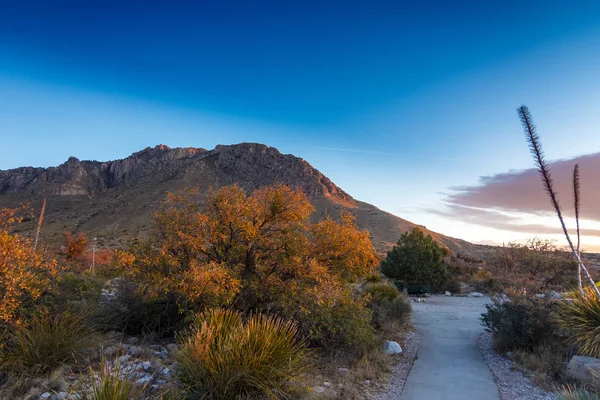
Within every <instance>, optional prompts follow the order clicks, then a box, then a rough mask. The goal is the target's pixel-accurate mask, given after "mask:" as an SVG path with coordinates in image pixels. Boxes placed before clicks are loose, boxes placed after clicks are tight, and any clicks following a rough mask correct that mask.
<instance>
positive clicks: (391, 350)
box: [383, 340, 402, 355]
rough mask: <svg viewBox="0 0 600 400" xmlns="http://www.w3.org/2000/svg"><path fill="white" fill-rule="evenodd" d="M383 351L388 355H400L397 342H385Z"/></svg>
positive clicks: (400, 350) (400, 351)
mask: <svg viewBox="0 0 600 400" xmlns="http://www.w3.org/2000/svg"><path fill="white" fill-rule="evenodd" d="M383 350H384V351H385V352H386V353H387V354H389V355H393V354H400V353H402V347H400V345H399V344H398V342H391V341H389V340H386V342H385V344H384V345H383Z"/></svg>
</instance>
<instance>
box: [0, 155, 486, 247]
mask: <svg viewBox="0 0 600 400" xmlns="http://www.w3.org/2000/svg"><path fill="white" fill-rule="evenodd" d="M273 182H281V183H285V184H287V185H289V186H292V187H298V188H301V189H302V190H304V191H305V192H306V194H307V195H308V197H309V199H310V200H311V202H312V203H313V204H314V205H315V207H316V212H315V214H314V218H319V217H321V216H323V215H332V216H334V217H335V216H337V215H338V214H339V212H340V211H342V210H350V211H351V212H352V213H353V214H355V215H356V217H357V223H358V224H359V226H361V227H362V228H366V229H368V230H369V231H370V233H371V237H372V240H373V243H374V244H375V246H376V248H377V249H378V250H379V251H380V252H384V251H385V250H387V249H389V248H390V247H391V246H392V245H393V244H394V243H395V242H396V241H397V240H398V238H399V237H400V235H401V234H402V233H403V232H405V231H407V230H409V229H412V228H413V227H414V226H416V225H415V224H413V223H412V222H409V221H406V220H404V219H402V218H399V217H396V216H394V215H392V214H389V213H387V212H385V211H382V210H380V209H378V208H377V207H375V206H373V205H370V204H367V203H363V202H360V201H357V200H355V199H353V198H352V197H351V196H350V195H349V194H347V193H346V192H344V191H343V190H342V189H340V188H339V187H337V186H336V185H335V184H334V183H333V182H331V180H329V179H328V178H327V177H326V176H324V175H323V174H321V173H320V172H319V171H317V170H316V169H315V168H313V167H312V166H311V165H310V164H309V163H307V162H306V161H304V160H303V159H301V158H298V157H295V156H293V155H289V154H288V155H286V154H281V153H280V152H279V151H278V150H277V149H275V148H273V147H268V146H265V145H261V144H254V143H241V144H237V145H231V146H221V145H219V146H217V147H216V148H215V149H213V150H205V149H199V148H174V149H171V148H169V147H167V146H164V145H159V146H156V147H154V148H146V149H144V150H142V151H140V152H137V153H134V154H132V155H131V156H129V157H127V158H125V159H123V160H116V161H109V162H98V161H80V160H78V159H76V158H74V157H71V158H69V160H68V161H67V162H65V163H64V164H62V165H60V166H58V167H52V168H32V167H24V168H17V169H12V170H6V171H0V208H2V207H14V206H16V205H18V204H20V203H24V202H30V203H31V204H32V206H33V207H34V208H36V209H39V207H40V204H41V202H42V199H43V198H44V197H47V200H48V203H47V209H46V217H45V220H44V227H43V230H42V236H43V237H44V238H45V240H46V241H47V242H50V243H53V242H58V241H59V240H61V238H62V233H63V232H64V231H66V230H71V231H84V232H87V233H88V235H89V236H90V237H93V236H97V237H98V240H99V243H100V245H105V246H114V245H118V244H119V243H122V242H123V240H126V239H128V238H129V237H133V236H136V235H138V234H144V233H145V232H147V230H148V229H149V227H150V226H151V223H152V212H153V211H154V210H156V209H157V208H158V207H159V206H160V204H161V203H162V202H163V201H164V199H165V196H166V193H167V192H169V191H171V192H172V191H176V190H178V189H182V188H185V187H198V188H199V189H200V191H199V192H200V193H201V194H204V195H206V193H207V192H208V190H209V189H210V188H211V187H212V188H218V187H221V186H225V185H230V184H233V183H236V184H238V185H240V186H241V187H243V188H245V189H247V190H252V189H254V188H256V187H260V186H263V185H268V184H271V183H273ZM33 225H34V224H33V222H29V223H26V224H24V225H23V229H24V230H28V231H30V230H32V229H33ZM428 232H429V231H428ZM429 233H430V234H432V235H433V236H434V237H435V238H436V239H437V240H438V241H439V242H440V243H443V244H444V245H446V246H447V247H449V248H450V249H451V250H453V251H454V252H461V253H467V254H473V253H474V252H476V249H477V247H478V246H476V245H473V244H471V243H468V242H466V241H464V240H460V239H453V238H450V237H446V236H443V235H440V234H437V233H434V232H429Z"/></svg>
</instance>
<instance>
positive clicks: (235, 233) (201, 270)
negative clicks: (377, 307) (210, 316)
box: [127, 185, 377, 333]
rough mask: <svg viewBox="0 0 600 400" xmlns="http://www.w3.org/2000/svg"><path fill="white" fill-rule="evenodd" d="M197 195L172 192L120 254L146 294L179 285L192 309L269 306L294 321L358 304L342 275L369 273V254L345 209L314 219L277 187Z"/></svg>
mask: <svg viewBox="0 0 600 400" xmlns="http://www.w3.org/2000/svg"><path fill="white" fill-rule="evenodd" d="M196 196H197V192H196V191H194V190H191V191H185V192H180V193H178V194H170V195H169V198H168V203H167V206H166V207H165V208H164V209H163V210H161V211H160V212H157V213H156V215H155V222H156V223H155V232H154V234H153V237H152V239H151V242H150V243H146V244H145V245H143V246H140V247H138V248H137V249H134V250H133V251H132V252H131V253H130V254H129V255H128V257H127V258H128V259H129V262H128V263H127V264H128V265H129V266H130V268H129V271H130V273H131V274H132V275H133V276H134V277H135V278H136V280H137V281H138V282H139V283H140V286H139V287H140V292H141V293H143V294H144V295H145V296H147V297H149V298H153V299H157V298H160V297H161V296H165V295H167V294H173V293H177V294H178V295H179V298H180V301H181V300H183V301H185V302H188V304H192V305H194V306H195V307H200V308H202V307H207V306H213V305H228V306H232V307H235V308H237V309H241V310H244V311H250V310H265V309H268V310H271V311H275V312H281V313H285V314H286V315H288V316H292V317H295V318H296V319H298V320H300V322H302V320H306V321H307V322H308V321H310V320H311V318H312V317H313V316H315V315H317V314H319V315H320V316H321V317H322V316H323V313H324V310H330V311H331V312H334V311H338V309H339V307H341V306H344V305H345V306H353V307H357V308H359V309H360V310H359V311H362V310H363V307H362V306H363V305H362V304H361V303H360V301H359V300H358V299H357V298H355V297H356V296H355V295H354V293H353V292H352V290H351V289H350V283H353V282H356V281H358V280H360V279H361V278H364V277H365V276H367V275H369V274H371V273H372V272H373V270H374V268H375V267H376V262H377V260H376V257H375V252H374V249H373V246H372V244H371V241H370V238H369V234H368V232H366V231H361V230H359V229H358V228H357V227H356V225H355V223H354V218H353V216H352V215H350V214H343V215H342V216H341V220H340V222H336V221H334V220H332V219H330V218H327V219H324V220H322V221H320V222H317V223H312V222H311V221H310V219H309V217H310V215H311V214H312V212H313V211H314V208H313V206H312V205H311V204H310V202H309V201H308V199H307V197H306V195H305V194H304V193H303V192H302V191H300V190H293V189H291V188H289V187H287V186H285V185H271V186H267V187H263V188H260V189H257V190H255V191H253V192H252V193H246V192H245V191H244V190H243V189H241V188H239V187H238V186H235V185H233V186H227V187H224V188H222V189H220V190H218V191H215V192H211V193H210V194H209V198H208V202H207V203H206V206H205V207H204V208H200V207H199V205H198V202H197V201H196V200H195V197H196ZM348 309H349V308H348ZM355 314H356V315H360V314H361V313H360V312H358V313H355ZM363 316H364V317H365V318H366V320H367V321H368V320H369V318H368V316H365V315H363ZM321 317H319V318H321ZM311 322H314V321H311ZM322 322H323V323H326V322H327V321H322ZM309 325H310V326H312V327H311V328H308V330H310V331H316V330H318V329H320V328H317V325H319V324H311V323H307V324H304V326H309ZM321 325H323V324H321ZM302 326H303V325H302V324H301V327H302ZM319 326H320V325H319ZM313 333H314V332H313Z"/></svg>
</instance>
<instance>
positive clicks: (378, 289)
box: [364, 283, 400, 303]
mask: <svg viewBox="0 0 600 400" xmlns="http://www.w3.org/2000/svg"><path fill="white" fill-rule="evenodd" d="M364 294H365V295H370V297H371V302H372V303H381V302H382V301H384V300H385V301H392V300H394V299H395V298H397V297H398V296H400V291H399V290H398V289H397V288H396V287H395V286H391V285H387V284H385V283H375V284H371V285H367V287H366V288H365V291H364Z"/></svg>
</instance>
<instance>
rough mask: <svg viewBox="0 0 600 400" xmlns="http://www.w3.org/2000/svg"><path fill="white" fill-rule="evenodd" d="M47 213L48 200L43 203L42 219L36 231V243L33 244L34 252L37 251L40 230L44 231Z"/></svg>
mask: <svg viewBox="0 0 600 400" xmlns="http://www.w3.org/2000/svg"><path fill="white" fill-rule="evenodd" d="M45 213H46V198H45V197H44V202H43V203H42V211H40V219H39V220H38V225H37V230H36V231H35V241H34V242H33V251H34V252H35V250H36V249H37V245H38V240H39V238H40V230H41V229H42V222H44V214H45Z"/></svg>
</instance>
